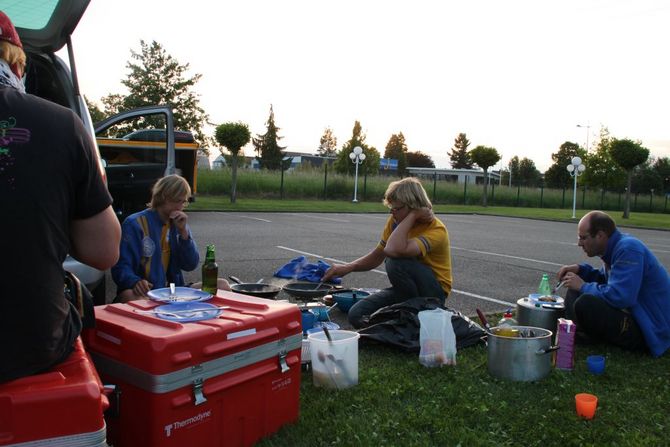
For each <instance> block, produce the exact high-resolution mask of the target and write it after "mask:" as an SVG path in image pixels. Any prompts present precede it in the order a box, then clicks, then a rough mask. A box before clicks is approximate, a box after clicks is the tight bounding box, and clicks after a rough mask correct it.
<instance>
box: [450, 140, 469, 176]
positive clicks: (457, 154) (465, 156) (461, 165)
mask: <svg viewBox="0 0 670 447" xmlns="http://www.w3.org/2000/svg"><path fill="white" fill-rule="evenodd" d="M468 146H470V140H468V139H467V138H466V136H465V134H464V133H459V134H458V136H457V137H456V138H455V139H454V147H453V148H452V149H451V151H450V152H449V160H451V167H452V168H454V169H472V159H471V158H470V154H469V153H468Z"/></svg>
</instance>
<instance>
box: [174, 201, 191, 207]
mask: <svg viewBox="0 0 670 447" xmlns="http://www.w3.org/2000/svg"><path fill="white" fill-rule="evenodd" d="M169 202H170V203H174V204H175V205H176V204H179V205H181V206H183V207H184V208H186V207H187V206H188V204H189V203H190V202H189V201H188V200H170V201H169Z"/></svg>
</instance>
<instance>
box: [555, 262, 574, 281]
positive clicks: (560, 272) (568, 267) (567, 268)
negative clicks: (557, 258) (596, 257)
mask: <svg viewBox="0 0 670 447" xmlns="http://www.w3.org/2000/svg"><path fill="white" fill-rule="evenodd" d="M578 272H579V266H578V265H577V264H572V265H564V266H563V267H561V268H560V269H559V270H558V273H557V274H556V277H557V278H558V280H559V281H563V280H564V279H565V275H566V274H567V273H574V274H575V275H576V274H577V273H578Z"/></svg>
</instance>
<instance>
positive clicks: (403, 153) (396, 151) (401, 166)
mask: <svg viewBox="0 0 670 447" xmlns="http://www.w3.org/2000/svg"><path fill="white" fill-rule="evenodd" d="M384 158H392V159H395V160H398V174H399V175H400V176H401V177H404V176H405V175H406V174H407V143H405V136H404V135H403V134H402V132H400V133H398V134H393V135H391V138H389V141H388V143H386V150H385V151H384Z"/></svg>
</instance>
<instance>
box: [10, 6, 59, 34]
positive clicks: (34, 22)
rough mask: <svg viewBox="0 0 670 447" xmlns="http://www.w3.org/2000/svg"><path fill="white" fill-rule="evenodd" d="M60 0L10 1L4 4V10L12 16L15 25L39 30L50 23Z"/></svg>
mask: <svg viewBox="0 0 670 447" xmlns="http://www.w3.org/2000/svg"><path fill="white" fill-rule="evenodd" d="M58 2H59V0H42V1H39V2H23V1H21V2H10V3H9V4H7V5H3V11H4V12H5V14H7V15H8V16H9V17H11V18H12V22H14V26H15V27H17V28H25V29H30V30H39V29H42V28H44V27H45V26H46V25H47V23H49V19H50V18H51V16H52V15H53V12H54V10H55V9H56V6H57V5H58Z"/></svg>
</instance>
